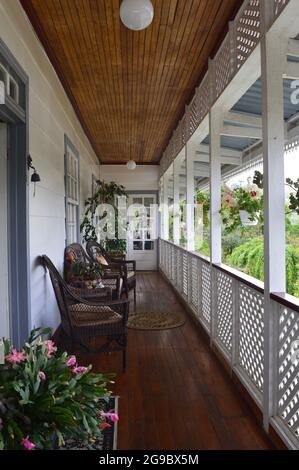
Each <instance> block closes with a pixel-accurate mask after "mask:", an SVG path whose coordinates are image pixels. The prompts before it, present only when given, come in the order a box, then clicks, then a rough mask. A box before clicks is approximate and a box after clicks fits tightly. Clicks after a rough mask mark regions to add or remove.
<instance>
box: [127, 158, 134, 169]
mask: <svg viewBox="0 0 299 470" xmlns="http://www.w3.org/2000/svg"><path fill="white" fill-rule="evenodd" d="M127 168H128V170H135V168H136V163H135V162H134V160H129V161H128V162H127Z"/></svg>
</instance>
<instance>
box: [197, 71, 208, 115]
mask: <svg viewBox="0 0 299 470" xmlns="http://www.w3.org/2000/svg"><path fill="white" fill-rule="evenodd" d="M196 94H197V106H198V116H199V124H200V123H201V121H202V120H203V119H204V117H205V116H206V114H207V113H208V112H209V110H210V104H211V102H210V101H211V100H210V95H211V84H210V74H209V72H208V73H207V75H206V76H205V78H204V79H203V81H202V83H201V85H200V87H199V88H198V89H197V91H196Z"/></svg>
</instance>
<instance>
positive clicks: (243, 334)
mask: <svg viewBox="0 0 299 470" xmlns="http://www.w3.org/2000/svg"><path fill="white" fill-rule="evenodd" d="M238 349H239V364H240V366H241V368H242V369H243V371H244V372H245V373H246V375H247V376H248V378H250V379H251V381H252V382H253V384H254V385H255V386H256V387H257V389H258V390H259V391H260V392H261V391H262V390H263V384H264V299H263V295H262V294H260V293H258V292H256V291H255V290H253V289H251V288H250V287H248V286H246V285H245V284H240V286H239V348H238Z"/></svg>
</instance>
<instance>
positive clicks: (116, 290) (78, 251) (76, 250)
mask: <svg viewBox="0 0 299 470" xmlns="http://www.w3.org/2000/svg"><path fill="white" fill-rule="evenodd" d="M70 258H72V260H73V261H76V262H80V263H82V264H83V265H88V264H90V263H93V261H92V260H91V259H90V258H89V257H88V256H87V254H86V253H85V250H84V248H83V247H82V246H81V245H80V244H79V243H72V244H71V245H69V246H67V247H66V248H65V250H64V279H65V280H66V282H67V283H70V281H71V276H72V267H71V266H72V261H70ZM122 278H123V272H122V270H121V268H120V267H119V266H118V267H117V268H116V269H114V270H113V272H112V271H110V272H108V271H104V274H103V276H102V279H101V280H102V284H103V285H104V286H105V287H109V288H110V289H111V290H112V298H113V299H114V300H117V299H119V298H120V296H121V292H122V288H123V280H122ZM100 290H101V289H87V288H81V289H78V288H77V294H78V295H79V296H81V297H84V298H87V300H90V301H93V300H96V298H97V293H98V291H100Z"/></svg>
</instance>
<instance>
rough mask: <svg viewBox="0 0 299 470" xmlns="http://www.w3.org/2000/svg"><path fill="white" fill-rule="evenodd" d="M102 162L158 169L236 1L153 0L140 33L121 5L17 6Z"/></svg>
mask: <svg viewBox="0 0 299 470" xmlns="http://www.w3.org/2000/svg"><path fill="white" fill-rule="evenodd" d="M20 1H21V3H22V5H23V7H24V9H25V11H26V13H27V15H28V17H29V19H30V21H31V22H32V25H33V27H34V28H35V30H36V32H37V34H38V36H39V38H40V40H41V42H42V44H43V46H44V47H45V50H46V52H47V54H48V56H49V58H50V60H51V61H52V64H53V66H54V68H55V69H56V71H57V73H58V76H59V77H60V79H61V81H62V84H63V86H64V87H65V89H66V92H67V93H68V96H69V98H70V100H71V102H72V104H73V106H74V108H75V111H76V112H77V114H78V117H79V119H80V121H81V123H82V125H83V128H84V130H85V132H86V134H87V136H88V138H89V140H90V141H91V144H92V146H93V148H94V150H95V151H96V153H97V155H98V157H99V159H100V161H101V162H102V163H123V162H126V161H128V160H129V159H130V158H132V159H134V160H136V161H137V162H138V163H144V164H155V163H158V162H159V159H160V158H161V156H162V153H163V150H164V149H165V147H166V145H167V143H168V140H169V138H170V136H171V134H172V131H173V129H174V128H175V127H176V125H177V123H178V120H179V119H180V118H181V116H182V114H183V112H184V109H185V105H186V104H187V103H188V101H190V99H191V97H192V95H193V92H194V88H195V86H196V85H197V84H198V83H199V80H200V78H201V77H202V75H203V73H204V71H205V69H206V67H207V63H208V58H209V56H211V54H213V53H214V52H215V49H216V47H217V45H218V44H219V40H220V39H221V37H223V35H224V32H225V31H226V30H227V26H228V22H229V20H230V19H232V18H233V16H234V15H235V13H236V11H237V9H238V8H239V6H240V4H241V3H242V2H241V0H153V4H154V8H155V17H154V21H153V23H152V24H151V26H150V27H149V28H147V29H146V30H143V31H140V32H134V31H130V30H128V29H127V28H125V27H124V26H123V25H122V23H121V21H120V19H119V7H120V3H121V2H120V0H20Z"/></svg>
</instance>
